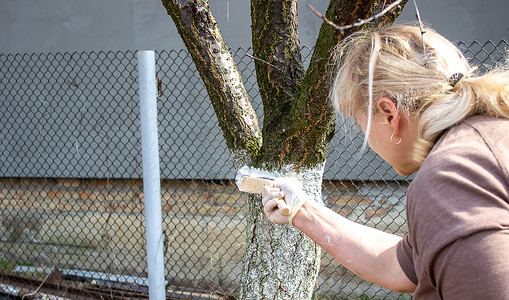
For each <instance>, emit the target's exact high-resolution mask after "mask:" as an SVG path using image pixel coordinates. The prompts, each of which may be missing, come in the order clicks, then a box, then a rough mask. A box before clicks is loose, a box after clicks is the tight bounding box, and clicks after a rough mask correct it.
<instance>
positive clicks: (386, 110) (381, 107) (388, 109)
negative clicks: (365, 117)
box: [376, 97, 400, 136]
mask: <svg viewBox="0 0 509 300" xmlns="http://www.w3.org/2000/svg"><path fill="white" fill-rule="evenodd" d="M376 105H377V108H378V111H380V112H381V113H382V114H383V115H384V116H385V121H386V122H387V124H388V125H390V126H391V127H393V130H394V135H395V136H399V125H400V124H399V122H400V118H399V113H398V108H397V107H396V104H395V103H394V102H393V101H392V100H391V99H389V98H387V97H382V98H380V99H378V101H377V102H376Z"/></svg>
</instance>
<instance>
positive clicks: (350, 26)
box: [308, 0, 402, 32]
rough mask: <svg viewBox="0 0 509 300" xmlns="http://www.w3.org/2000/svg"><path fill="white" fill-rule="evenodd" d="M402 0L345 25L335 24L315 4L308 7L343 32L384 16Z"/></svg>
mask: <svg viewBox="0 0 509 300" xmlns="http://www.w3.org/2000/svg"><path fill="white" fill-rule="evenodd" d="M401 1H402V0H397V1H396V2H394V3H392V4H391V5H389V6H387V7H386V8H385V9H384V10H382V11H381V12H379V13H377V14H375V15H373V16H372V17H370V18H367V19H364V20H359V21H358V22H356V23H353V24H348V25H345V26H338V25H336V24H334V23H333V22H332V21H331V20H329V19H327V17H325V16H324V15H322V14H321V13H320V12H318V11H317V10H316V9H315V8H314V7H313V6H311V4H308V8H309V9H310V10H311V11H313V12H314V13H315V14H316V15H317V16H318V17H320V18H321V19H322V20H324V21H325V22H327V24H329V25H331V26H332V27H334V28H335V29H337V30H340V31H341V32H343V31H345V30H346V29H350V28H353V27H359V26H362V25H364V24H366V23H368V22H371V21H373V20H376V19H378V18H380V17H382V16H383V15H385V14H386V13H387V12H388V11H390V10H391V9H393V8H394V7H396V6H398V5H399V4H400V3H401Z"/></svg>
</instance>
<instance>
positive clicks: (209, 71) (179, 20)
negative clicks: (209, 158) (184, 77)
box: [162, 0, 262, 158]
mask: <svg viewBox="0 0 509 300" xmlns="http://www.w3.org/2000/svg"><path fill="white" fill-rule="evenodd" d="M162 3H163V5H164V7H165V8H166V10H167V11H168V14H169V15H170V16H171V17H172V19H173V21H174V23H175V25H176V27H177V30H178V31H179V34H180V36H181V37H182V39H183V41H184V44H185V45H186V47H187V49H188V50H189V53H190V54H191V57H192V58H193V61H194V63H195V65H196V68H197V69H198V72H199V73H200V76H201V78H202V79H203V81H204V84H205V87H206V88H207V92H208V95H209V97H210V100H211V101H212V105H213V107H214V110H215V113H216V116H217V118H218V121H219V126H220V127H221V129H222V132H223V135H224V137H225V139H226V143H227V146H228V148H229V149H230V151H231V152H232V153H235V154H238V153H239V152H247V153H248V154H249V156H250V157H251V158H253V157H255V156H256V155H258V153H259V151H260V148H261V143H262V138H261V130H260V127H259V123H258V117H257V116H256V113H255V111H254V109H253V107H252V106H251V102H250V101H249V99H248V95H247V92H246V90H245V88H244V84H243V82H242V77H241V74H240V73H239V71H238V69H237V65H236V64H235V61H234V60H233V55H232V54H231V52H230V51H229V49H228V47H227V46H226V45H225V43H224V42H223V39H222V36H221V33H220V30H219V27H218V25H217V23H216V21H215V19H214V17H213V16H212V13H211V12H210V8H209V6H208V4H207V2H206V1H203V0H189V1H179V0H162Z"/></svg>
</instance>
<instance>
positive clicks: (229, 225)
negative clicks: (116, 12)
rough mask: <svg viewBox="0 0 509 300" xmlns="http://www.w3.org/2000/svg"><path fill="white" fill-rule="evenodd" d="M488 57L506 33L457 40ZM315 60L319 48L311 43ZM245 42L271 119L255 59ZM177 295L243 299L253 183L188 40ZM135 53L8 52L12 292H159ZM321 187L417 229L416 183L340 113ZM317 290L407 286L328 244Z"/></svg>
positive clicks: (319, 294)
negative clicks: (411, 199)
mask: <svg viewBox="0 0 509 300" xmlns="http://www.w3.org/2000/svg"><path fill="white" fill-rule="evenodd" d="M459 47H460V49H461V50H462V51H463V52H464V53H465V55H466V56H467V57H468V58H469V59H470V60H471V61H472V62H473V64H476V65H481V66H482V68H481V69H483V70H485V69H489V68H491V66H493V65H496V64H498V63H501V62H503V61H504V60H505V59H506V57H507V56H506V54H507V52H506V51H507V48H508V43H507V42H505V41H501V42H499V43H493V42H490V41H489V42H487V43H479V42H474V43H471V44H466V43H459ZM302 50H303V51H302V53H303V58H304V59H305V60H307V61H308V60H309V59H310V56H311V49H309V48H306V47H304V48H303V49H302ZM246 52H249V49H248V50H247V51H246V50H244V49H238V50H236V51H234V56H235V58H236V61H237V64H238V67H239V70H240V72H241V73H242V76H243V80H244V83H245V86H246V90H247V91H248V94H249V95H250V99H251V100H252V102H253V106H254V107H255V110H256V111H257V112H258V115H259V116H260V118H263V115H262V112H261V101H260V99H259V96H258V95H257V92H258V90H257V84H256V76H255V73H254V64H253V62H252V61H251V59H249V57H247V56H245V53H246ZM156 57H157V67H156V69H157V73H158V76H159V78H161V80H162V86H163V90H162V97H161V99H159V100H158V123H159V126H158V130H159V137H160V160H161V176H162V178H163V179H162V181H161V201H162V207H161V209H162V216H163V239H164V257H165V266H164V267H165V277H166V278H165V279H166V292H167V298H168V299H234V298H235V295H236V292H237V291H238V289H239V285H240V281H241V277H242V269H241V268H242V267H241V265H242V256H243V252H244V246H245V232H244V230H245V218H244V216H245V215H246V209H247V208H246V205H245V200H246V195H244V194H242V193H240V192H238V191H237V189H236V186H235V185H234V183H233V181H232V179H233V178H234V173H235V170H234V168H233V165H232V163H231V161H230V157H229V154H228V150H227V148H226V145H225V143H224V140H223V137H222V133H221V131H220V129H219V127H218V126H217V119H216V117H215V114H214V111H213V109H212V107H211V104H210V101H209V99H208V96H207V92H206V90H205V88H204V86H203V83H202V80H201V78H200V77H199V75H198V73H197V72H196V69H195V67H194V65H193V62H192V60H191V58H190V55H189V54H188V53H187V51H184V50H179V51H161V52H158V53H157V54H156ZM136 65H137V61H136V55H135V53H134V52H131V51H125V52H124V51H119V52H89V53H85V52H83V53H50V54H0V76H1V78H0V188H1V190H0V217H1V224H0V225H1V226H0V294H2V295H4V296H8V297H11V298H16V297H22V296H23V295H25V297H28V298H32V299H34V298H43V296H42V295H43V294H46V295H55V296H58V297H62V298H68V299H96V298H97V299H123V298H130V299H132V298H138V299H144V298H148V293H147V286H148V280H147V270H146V262H145V261H146V248H145V247H146V246H145V227H144V206H143V187H142V164H141V143H140V133H139V132H140V124H139V107H138V101H139V99H138V98H139V97H138V92H137V89H138V84H137V77H138V73H137V68H136ZM336 123H337V128H336V129H337V133H336V135H335V137H334V139H333V140H332V142H331V144H330V149H329V154H328V160H327V164H326V168H325V174H324V181H323V200H324V203H325V204H326V205H328V206H329V207H331V208H332V209H334V210H335V211H337V212H338V213H340V214H341V215H343V216H346V217H347V218H349V219H351V220H354V221H356V222H359V223H363V224H366V225H368V226H373V227H376V228H379V229H382V230H385V231H389V232H393V233H396V234H399V235H403V234H405V233H406V230H407V229H406V225H405V208H404V205H405V191H406V187H407V186H408V184H409V182H410V181H411V177H410V178H401V177H398V176H397V175H396V174H395V173H394V171H392V170H391V168H390V166H388V165H387V164H385V163H384V162H382V161H381V159H380V158H379V157H378V156H376V155H375V154H374V153H373V152H370V151H368V152H367V153H365V154H364V155H362V157H358V155H357V154H358V153H359V150H358V149H359V145H360V144H361V141H362V135H361V132H360V130H358V129H356V126H354V125H353V124H351V123H348V122H346V123H345V122H343V121H342V120H340V119H338V120H337V122H336ZM314 298H315V299H357V298H361V299H368V298H375V299H376V298H393V299H409V298H411V295H403V294H398V293H394V292H390V291H388V290H385V289H383V288H380V287H378V286H376V285H373V284H369V283H368V282H365V281H363V280H361V279H359V278H358V277H356V276H355V275H353V274H352V273H350V272H349V271H348V270H346V269H345V268H344V267H342V266H341V265H340V264H338V263H337V262H335V261H334V260H333V259H332V258H331V257H330V256H329V255H328V254H323V257H322V267H321V271H320V275H319V278H318V282H317V286H316V291H315V295H314Z"/></svg>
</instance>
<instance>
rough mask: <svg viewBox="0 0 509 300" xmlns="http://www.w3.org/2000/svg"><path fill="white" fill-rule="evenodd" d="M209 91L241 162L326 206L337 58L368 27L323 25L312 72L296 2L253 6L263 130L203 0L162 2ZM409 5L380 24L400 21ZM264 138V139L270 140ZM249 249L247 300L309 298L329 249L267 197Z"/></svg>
mask: <svg viewBox="0 0 509 300" xmlns="http://www.w3.org/2000/svg"><path fill="white" fill-rule="evenodd" d="M162 2H163V5H164V6H165V8H166V9H167V11H168V13H169V14H170V15H171V17H172V18H173V20H174V22H175V24H176V26H177V29H178V31H179V33H180V35H181V37H182V39H183V40H184V43H185V45H186V47H187V49H188V50H189V52H190V53H191V56H192V58H193V60H194V62H195V65H196V67H197V69H198V71H199V72H200V75H201V77H202V79H203V81H204V83H205V86H206V87H207V91H208V94H209V96H210V99H211V101H212V104H213V106H214V110H215V112H216V114H217V117H218V121H219V125H220V126H221V128H222V131H223V135H224V137H225V139H226V143H227V145H228V148H229V150H230V152H231V154H232V159H233V160H234V161H233V162H234V166H235V167H236V168H240V167H241V166H242V165H243V164H252V165H254V166H257V167H261V168H264V169H267V170H270V171H273V172H278V173H279V174H282V175H285V174H292V175H293V176H296V177H297V178H299V179H300V180H301V181H302V182H303V185H304V189H305V190H306V192H308V193H309V194H310V195H312V196H313V198H314V199H315V201H321V183H322V175H323V166H324V163H325V157H326V154H327V146H328V144H329V141H330V139H331V138H332V135H333V134H334V112H333V111H332V109H331V105H329V103H328V90H329V86H328V79H329V77H330V72H331V71H332V70H331V66H330V65H329V63H330V60H329V58H330V55H331V53H332V51H333V49H334V47H335V46H336V45H337V43H338V42H339V41H341V40H342V39H343V38H344V37H345V36H347V35H349V34H351V33H352V32H354V31H356V30H359V28H352V29H349V30H346V31H343V32H341V31H338V30H335V29H334V28H333V27H331V26H330V25H328V24H326V23H324V24H323V25H322V27H321V29H320V32H319V36H318V39H317V42H316V45H315V48H314V52H313V55H312V58H311V62H310V65H309V67H308V69H307V70H304V67H303V63H302V59H301V53H300V45H299V40H298V33H297V0H276V1H266V0H251V19H252V20H251V21H252V36H253V41H252V42H253V55H254V56H255V57H256V58H257V59H256V60H255V67H256V75H257V79H258V86H259V91H260V95H261V98H262V102H263V109H264V124H263V132H261V130H260V126H259V124H258V119H257V117H256V114H255V112H254V110H253V108H252V106H251V104H250V101H249V99H248V98H247V93H246V91H245V89H244V85H243V83H242V81H241V76H240V74H239V72H238V70H237V67H236V65H235V62H234V61H233V58H232V55H231V53H230V51H229V50H228V49H227V47H226V45H225V44H224V42H223V40H222V37H221V35H220V32H219V29H218V26H217V23H216V21H215V20H214V18H213V16H212V14H211V12H210V10H209V7H208V4H207V3H206V2H204V1H203V0H187V1H186V0H162ZM393 2H395V0H387V1H382V0H368V1H365V0H332V1H331V2H330V4H329V7H328V9H327V13H326V17H327V18H328V19H329V20H331V21H332V22H334V23H335V24H338V25H346V24H352V23H354V22H357V21H358V19H366V18H368V17H370V16H372V15H373V14H375V13H377V12H378V11H381V10H382V9H383V8H384V7H386V6H387V5H390V4H391V3H393ZM404 3H406V0H404V1H402V4H401V5H400V7H398V8H397V9H395V10H393V11H391V12H390V13H388V14H386V15H384V16H383V17H382V18H381V19H379V20H378V21H377V22H378V23H391V22H392V21H394V19H395V18H396V17H397V16H398V15H399V13H400V12H401V10H402V7H403V5H404ZM262 140H263V141H262ZM247 222H248V225H247V228H248V230H247V233H246V234H247V239H246V240H247V246H246V252H245V255H244V271H243V276H242V278H243V282H242V283H241V289H240V291H239V298H240V299H310V298H311V296H312V294H313V291H314V287H315V284H316V278H317V276H318V271H319V266H320V256H321V252H320V248H319V247H318V246H317V245H316V244H314V243H313V242H312V241H311V240H310V239H309V238H307V237H306V236H305V235H303V234H302V233H301V232H299V231H298V230H296V229H295V228H292V227H290V226H289V225H274V224H272V223H270V222H269V221H268V220H267V218H266V217H265V215H264V213H263V210H262V206H261V203H260V198H259V197H258V196H253V195H250V196H249V198H248V220H247Z"/></svg>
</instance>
